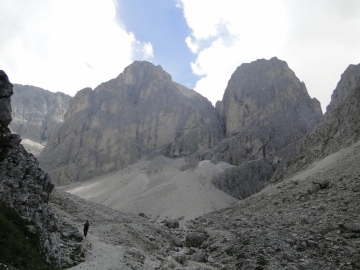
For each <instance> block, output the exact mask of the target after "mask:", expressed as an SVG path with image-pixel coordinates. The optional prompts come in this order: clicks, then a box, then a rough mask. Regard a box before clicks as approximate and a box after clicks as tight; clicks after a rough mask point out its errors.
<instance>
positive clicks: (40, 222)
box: [0, 71, 60, 266]
mask: <svg viewBox="0 0 360 270" xmlns="http://www.w3.org/2000/svg"><path fill="white" fill-rule="evenodd" d="M12 94H13V90H12V84H11V83H10V82H9V80H8V77H7V75H6V74H5V73H4V72H3V71H0V104H1V106H0V108H1V109H0V203H4V204H5V205H7V206H10V207H11V208H13V209H15V210H16V211H17V212H18V213H19V214H20V215H21V216H22V217H24V218H26V219H29V220H30V221H32V222H34V223H35V225H36V228H37V230H38V231H39V233H40V250H41V252H42V254H43V255H44V257H45V258H46V260H47V261H48V262H51V263H52V264H53V265H55V266H60V244H59V241H58V238H57V229H58V219H57V216H56V215H55V213H54V212H53V211H52V208H51V207H50V205H49V204H48V202H49V195H50V193H51V191H52V189H53V188H54V185H53V184H52V183H51V181H50V177H49V176H48V175H47V174H46V173H44V172H43V171H42V170H41V169H40V168H39V166H38V163H37V160H36V159H35V157H34V156H33V155H32V154H29V153H27V152H26V150H25V149H24V147H23V146H22V145H21V144H19V143H20V142H21V137H20V136H19V135H17V134H12V133H11V131H10V129H9V128H8V125H9V123H10V121H11V104H10V96H11V95H12Z"/></svg>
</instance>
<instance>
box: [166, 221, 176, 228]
mask: <svg viewBox="0 0 360 270" xmlns="http://www.w3.org/2000/svg"><path fill="white" fill-rule="evenodd" d="M165 226H166V227H168V228H170V229H176V228H179V221H178V220H177V219H171V220H167V221H166V222H165Z"/></svg>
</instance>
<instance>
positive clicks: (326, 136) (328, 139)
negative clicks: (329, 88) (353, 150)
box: [272, 66, 360, 182]
mask: <svg viewBox="0 0 360 270" xmlns="http://www.w3.org/2000/svg"><path fill="white" fill-rule="evenodd" d="M350 68H354V67H351V66H350ZM348 70H349V68H348V69H347V70H346V71H345V73H344V74H346V73H347V71H348ZM344 74H343V76H342V77H341V81H340V82H339V84H338V86H340V87H341V89H343V86H344V85H351V88H353V89H352V90H351V92H349V93H348V95H345V94H344V93H342V94H341V96H342V97H341V99H343V100H342V101H341V102H340V103H339V104H338V105H337V106H335V107H332V106H328V108H327V109H330V111H329V112H327V114H326V118H325V121H324V122H323V123H321V124H319V125H318V126H317V127H316V128H315V129H313V130H312V131H310V132H309V133H307V134H306V136H305V137H304V138H303V140H302V142H301V147H300V151H299V153H298V154H297V155H296V156H295V157H294V158H293V159H292V160H291V162H289V163H287V164H286V165H285V166H284V167H283V168H281V169H280V170H278V171H277V172H276V174H275V175H274V177H273V179H272V181H273V182H278V181H280V180H282V179H285V178H286V177H289V176H291V175H293V174H295V173H297V172H299V171H302V170H304V169H306V168H307V167H308V166H309V165H310V164H311V163H312V162H313V161H315V160H317V159H321V158H324V157H326V156H328V155H330V154H332V153H335V152H336V151H338V150H340V149H341V148H344V147H347V146H349V145H351V144H352V143H354V142H356V141H358V140H359V139H360V132H359V130H360V121H359V119H360V77H359V78H358V79H357V81H356V83H355V84H354V81H353V79H354V77H353V76H346V75H345V76H344ZM346 78H348V81H346ZM335 91H336V92H337V93H341V90H339V89H338V88H337V89H335V90H334V92H335ZM333 96H336V95H335V94H333Z"/></svg>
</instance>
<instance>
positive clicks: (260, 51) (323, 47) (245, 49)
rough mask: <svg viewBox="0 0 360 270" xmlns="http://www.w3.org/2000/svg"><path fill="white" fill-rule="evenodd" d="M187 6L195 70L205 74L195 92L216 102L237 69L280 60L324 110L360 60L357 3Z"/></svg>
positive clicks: (241, 1) (203, 1) (185, 0)
mask: <svg viewBox="0 0 360 270" xmlns="http://www.w3.org/2000/svg"><path fill="white" fill-rule="evenodd" d="M182 7H183V11H184V16H185V19H186V21H187V24H188V26H189V27H190V28H191V29H192V31H193V32H192V35H191V36H190V37H188V38H187V41H186V42H187V44H188V47H189V49H190V50H191V51H192V52H194V53H197V54H198V55H197V59H196V61H195V62H194V63H192V69H193V72H194V73H195V74H197V75H203V76H204V77H203V78H201V79H200V80H199V81H198V82H197V84H196V87H195V90H197V91H198V92H200V93H201V94H202V95H204V96H206V97H208V98H209V99H210V100H211V101H212V102H213V103H215V102H216V100H220V99H221V98H222V95H223V91H224V90H225V88H226V85H227V82H228V80H229V79H230V76H231V74H232V73H233V72H234V71H235V69H236V67H237V66H239V65H241V64H242V63H246V62H251V61H254V60H256V59H259V58H266V59H269V58H271V57H273V56H277V57H279V58H280V59H282V60H285V61H287V62H288V64H289V66H290V68H291V69H293V70H294V72H295V73H296V74H297V76H298V77H299V79H300V80H302V81H304V82H305V83H306V85H307V88H308V91H309V94H310V95H311V96H315V97H316V98H318V99H319V100H320V102H321V103H322V107H323V108H325V107H326V105H327V104H328V103H329V101H330V96H331V93H332V91H333V89H334V88H335V86H336V83H337V82H338V80H339V78H340V75H341V73H342V72H343V71H344V70H345V68H346V67H347V66H348V65H349V64H357V63H359V62H360V51H359V49H358V48H360V28H359V27H358V26H359V25H360V2H359V1H357V0H345V1H337V2H336V1H326V0H319V1H310V0H303V1H295V0H292V1H289V0H275V1H268V0H255V1H247V0H238V1H232V0H212V1H207V0H182ZM200 13H201V16H200V15H199V14H200ZM195 45H196V46H198V48H197V49H196V50H194V46H195Z"/></svg>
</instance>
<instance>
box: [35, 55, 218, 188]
mask: <svg viewBox="0 0 360 270" xmlns="http://www.w3.org/2000/svg"><path fill="white" fill-rule="evenodd" d="M221 136H222V129H221V126H220V122H219V120H218V118H217V115H216V111H215V108H214V107H213V106H212V105H211V103H210V102H209V101H208V100H207V99H206V98H204V97H202V96H201V95H200V94H198V93H197V92H195V91H193V90H190V89H188V88H186V87H184V86H182V85H180V84H177V83H175V82H173V81H172V79H171V76H170V75H169V74H168V73H166V72H165V71H164V70H163V69H162V67H161V66H154V65H153V64H151V63H149V62H145V61H136V62H134V63H133V64H131V65H130V66H128V67H127V68H125V70H124V72H123V73H121V74H120V75H119V76H118V77H117V78H116V79H113V80H110V81H108V82H106V83H102V84H101V85H99V86H98V87H97V88H95V90H91V89H89V88H87V89H83V90H81V91H79V92H78V93H77V94H76V96H75V97H74V98H73V100H72V103H71V105H70V107H69V109H68V111H67V113H66V115H65V120H64V123H63V125H62V126H61V127H60V129H59V130H58V132H57V134H54V136H52V137H51V138H50V140H49V143H48V144H47V145H46V147H45V148H44V150H43V152H42V153H41V156H40V161H41V164H42V166H43V168H45V170H47V171H48V172H50V174H51V176H52V179H53V181H54V182H55V183H56V184H67V183H70V182H74V181H83V180H87V179H90V178H93V177H95V176H98V175H101V174H104V173H106V172H111V171H114V170H119V169H121V168H124V167H126V166H127V165H129V164H131V163H133V162H135V161H136V160H138V159H140V158H141V157H143V156H145V155H147V154H149V153H150V152H152V151H154V150H157V151H159V152H161V153H162V154H164V155H165V156H168V157H180V156H183V155H189V154H191V153H193V152H195V151H197V150H199V149H201V148H208V147H214V146H215V145H217V144H218V142H219V140H220V138H221ZM54 153H55V154H54Z"/></svg>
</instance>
